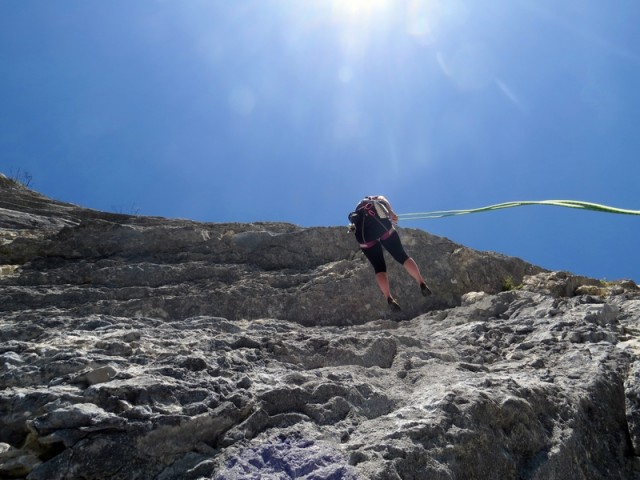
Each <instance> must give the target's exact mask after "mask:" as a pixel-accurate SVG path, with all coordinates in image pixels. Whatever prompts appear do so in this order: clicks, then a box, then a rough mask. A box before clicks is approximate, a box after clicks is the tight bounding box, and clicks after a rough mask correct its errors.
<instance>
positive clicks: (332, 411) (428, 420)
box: [0, 177, 640, 480]
mask: <svg viewBox="0 0 640 480" xmlns="http://www.w3.org/2000/svg"><path fill="white" fill-rule="evenodd" d="M401 235H402V238H403V240H404V243H405V245H406V247H407V250H409V252H410V253H411V254H412V256H413V257H414V258H415V259H416V261H417V262H418V263H419V264H420V265H421V266H422V268H423V270H424V271H425V273H426V276H427V278H428V281H429V283H430V285H431V287H432V289H433V290H434V292H435V295H434V296H433V297H431V298H428V299H424V298H423V297H421V296H420V293H419V289H418V288H417V287H416V286H415V284H413V283H412V282H411V281H410V279H409V278H408V275H406V273H404V272H403V271H401V270H400V269H399V268H398V267H397V266H395V265H391V266H392V268H391V269H390V275H391V278H392V282H393V284H392V287H393V290H394V291H395V292H396V294H397V296H398V297H399V300H400V302H401V304H402V306H403V309H404V310H403V312H402V313H400V314H393V315H392V314H391V313H390V312H388V311H387V310H386V304H385V302H384V301H383V299H382V297H381V296H380V294H379V293H378V291H377V290H376V287H375V283H374V281H373V274H372V271H371V269H370V267H369V266H368V265H367V264H366V261H365V260H364V258H363V257H362V255H361V254H360V253H359V252H358V249H357V245H356V244H355V241H354V240H353V238H352V237H351V236H350V235H348V234H347V233H346V231H345V228H338V227H336V228H306V229H305V228H300V227H297V226H294V225H288V224H273V223H268V224H203V223H195V222H190V221H186V220H168V219H163V218H149V217H138V216H126V215H116V214H108V213H103V212H96V211H92V210H88V209H83V208H80V207H77V206H73V205H68V204H63V203H60V202H55V201H53V200H51V199H48V198H45V197H43V196H41V195H39V194H37V193H36V192H33V191H31V190H28V189H26V188H24V187H22V186H20V185H18V184H16V183H15V182H12V181H10V180H7V179H6V178H4V177H0V243H1V245H0V478H29V479H31V480H39V479H42V480H45V479H47V480H48V479H57V478H61V479H108V478H114V479H159V480H170V479H216V480H223V479H224V480H231V479H290V478H291V479H293V478H299V479H300V478H301V479H307V480H311V479H316V480H320V479H335V480H337V479H380V480H382V479H385V480H386V479H436V480H439V479H447V480H451V479H460V480H463V479H464V480H466V479H530V480H542V479H563V480H565V479H581V480H582V479H633V478H640V465H639V461H638V458H639V457H638V456H639V455H640V362H639V361H638V358H639V357H638V352H639V351H640V347H639V344H638V336H637V334H638V328H639V323H640V290H639V289H638V287H637V286H636V284H635V283H634V282H632V281H625V282H616V283H614V284H603V283H602V282H600V281H597V280H594V279H588V278H583V277H576V276H573V275H570V274H567V273H563V272H547V271H544V270H542V269H540V268H538V267H535V266H532V265H529V264H527V263H526V262H524V261H522V260H519V259H514V258H508V257H505V256H502V255H498V254H494V253H487V252H477V251H473V250H471V249H468V248H465V247H462V246H460V245H456V244H454V243H452V242H450V241H449V240H446V239H443V238H438V237H435V236H432V235H429V234H427V233H425V232H421V231H417V230H402V232H401ZM513 285H517V286H518V288H517V289H513V290H510V291H503V290H504V289H505V287H507V286H513Z"/></svg>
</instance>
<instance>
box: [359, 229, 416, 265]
mask: <svg viewBox="0 0 640 480" xmlns="http://www.w3.org/2000/svg"><path fill="white" fill-rule="evenodd" d="M382 247H384V248H385V249H386V250H387V252H389V254H390V255H391V256H392V257H393V258H394V259H395V261H396V262H398V263H400V264H403V263H404V262H406V261H407V260H408V258H409V255H407V252H405V251H404V247H403V246H402V242H401V241H400V235H398V232H393V233H392V234H391V236H390V237H389V238H387V239H385V240H379V241H377V242H376V243H375V244H374V245H373V246H372V247H369V248H362V249H361V250H362V253H364V255H365V257H367V259H368V260H369V262H371V265H372V266H373V270H374V271H375V272H376V273H383V272H386V271H387V264H386V262H385V261H384V252H383V251H382Z"/></svg>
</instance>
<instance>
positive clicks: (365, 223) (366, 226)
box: [348, 197, 392, 241]
mask: <svg viewBox="0 0 640 480" xmlns="http://www.w3.org/2000/svg"><path fill="white" fill-rule="evenodd" d="M348 218H349V222H351V227H350V228H351V230H353V231H355V232H356V237H361V238H359V239H358V241H361V240H362V241H369V240H377V239H378V238H380V237H381V236H382V235H384V234H385V233H387V232H388V231H389V230H390V229H391V228H392V224H391V220H390V219H391V215H390V214H389V209H388V208H387V206H386V205H385V204H384V202H382V201H380V200H376V199H374V198H372V197H365V198H364V199H362V200H361V201H360V203H358V205H357V206H356V209H355V211H353V212H351V213H350V214H349V216H348Z"/></svg>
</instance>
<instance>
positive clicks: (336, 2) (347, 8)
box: [332, 0, 392, 18]
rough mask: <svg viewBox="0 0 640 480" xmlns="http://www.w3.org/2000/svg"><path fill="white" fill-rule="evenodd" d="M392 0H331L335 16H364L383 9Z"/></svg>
mask: <svg viewBox="0 0 640 480" xmlns="http://www.w3.org/2000/svg"><path fill="white" fill-rule="evenodd" d="M391 2H392V0H333V2H332V10H333V13H334V15H336V16H345V17H352V18H355V17H366V16H369V15H372V14H375V13H379V12H381V11H382V10H384V9H385V8H386V7H388V6H389V4H390V3H391Z"/></svg>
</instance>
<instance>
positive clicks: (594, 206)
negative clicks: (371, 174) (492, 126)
mask: <svg viewBox="0 0 640 480" xmlns="http://www.w3.org/2000/svg"><path fill="white" fill-rule="evenodd" d="M525 205H552V206H556V207H567V208H577V209H580V210H592V211H596V212H605V213H617V214H622V215H640V210H628V209H624V208H615V207H610V206H608V205H601V204H599V203H591V202H580V201H577V200H539V201H521V202H504V203H497V204H495V205H488V206H486V207H480V208H472V209H468V210H440V211H435V212H418V213H401V214H398V220H405V221H406V220H424V219H431V218H443V217H453V216H456V215H467V214H470V213H480V212H489V211H493V210H502V209H504V208H513V207H522V206H525Z"/></svg>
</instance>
